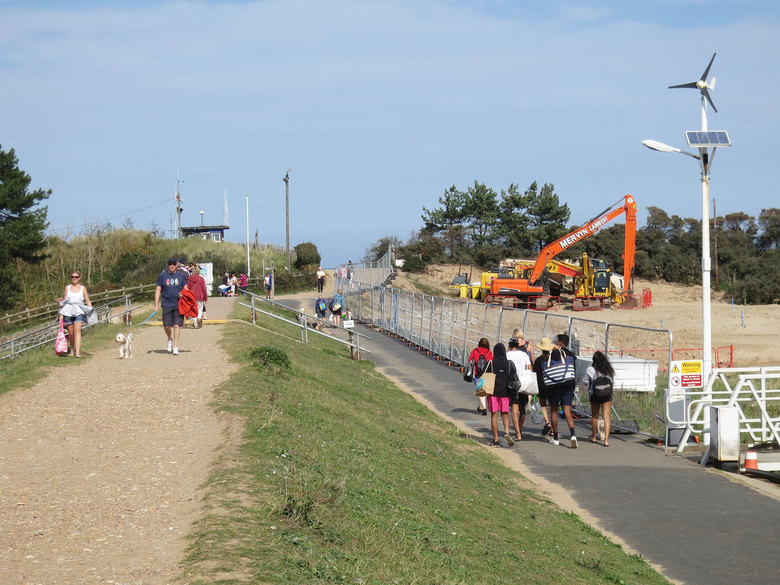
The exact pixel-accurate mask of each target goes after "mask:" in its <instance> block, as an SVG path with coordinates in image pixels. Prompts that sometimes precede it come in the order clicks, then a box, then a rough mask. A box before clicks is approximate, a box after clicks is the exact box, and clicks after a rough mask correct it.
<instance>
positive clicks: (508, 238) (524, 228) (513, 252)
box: [497, 183, 534, 256]
mask: <svg viewBox="0 0 780 585" xmlns="http://www.w3.org/2000/svg"><path fill="white" fill-rule="evenodd" d="M530 202H531V197H530V196H529V195H528V192H527V191H526V192H525V193H520V192H519V191H518V187H517V185H515V184H514V183H511V184H510V185H509V187H508V188H507V189H506V190H503V189H502V190H501V201H500V203H499V208H500V214H501V222H500V223H499V224H498V228H497V231H498V235H499V237H500V239H501V242H502V244H503V245H504V247H505V248H506V253H507V254H508V255H509V256H525V255H527V254H530V253H531V250H532V249H533V245H534V239H533V235H532V233H531V230H530V229H529V227H530V225H531V218H530V216H529V215H528V213H527V209H528V205H529V203H530Z"/></svg>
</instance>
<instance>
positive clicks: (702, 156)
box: [642, 55, 731, 438]
mask: <svg viewBox="0 0 780 585" xmlns="http://www.w3.org/2000/svg"><path fill="white" fill-rule="evenodd" d="M714 60H715V55H713V56H712V59H710V63H709V65H707V69H705V70H704V74H703V75H702V76H701V79H699V80H697V81H694V82H692V83H684V84H682V85H671V86H669V87H670V89H671V88H681V87H686V88H692V89H698V90H699V92H700V93H701V125H702V129H701V130H689V131H686V132H685V137H686V140H687V142H688V146H689V147H690V148H696V149H697V150H698V151H699V154H693V153H691V152H686V151H684V150H681V149H679V148H675V147H674V146H669V145H668V144H664V143H662V142H658V141H656V140H643V141H642V144H644V145H645V146H646V147H647V148H650V149H651V150H657V151H659V152H676V153H679V154H684V155H686V156H689V157H691V158H695V159H696V160H697V161H699V166H700V168H701V256H702V258H701V275H702V278H701V314H702V328H701V329H702V332H701V333H702V354H703V355H702V384H703V385H704V387H705V388H706V387H707V383H708V382H709V379H710V375H711V373H712V314H711V308H710V298H711V290H710V272H711V263H712V260H711V258H710V168H711V167H712V159H713V158H714V157H715V150H716V149H717V148H719V147H725V146H731V140H730V139H729V136H728V133H727V132H726V131H724V130H718V131H710V130H708V129H707V102H709V103H710V105H711V106H712V109H713V110H714V111H715V112H717V111H718V110H717V109H716V108H715V104H714V103H713V102H712V97H711V96H710V94H709V90H714V89H715V78H714V77H713V78H712V81H711V82H710V83H709V84H708V83H707V81H706V77H707V74H708V73H709V71H710V67H711V66H712V62H713V61H714ZM706 438H708V437H706Z"/></svg>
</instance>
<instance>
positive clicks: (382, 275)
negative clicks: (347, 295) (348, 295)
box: [333, 246, 395, 293]
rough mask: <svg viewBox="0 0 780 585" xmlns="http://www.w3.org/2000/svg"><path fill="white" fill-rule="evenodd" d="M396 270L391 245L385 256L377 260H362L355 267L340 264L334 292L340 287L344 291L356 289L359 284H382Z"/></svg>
mask: <svg viewBox="0 0 780 585" xmlns="http://www.w3.org/2000/svg"><path fill="white" fill-rule="evenodd" d="M394 270H395V268H394V267H393V248H392V246H391V247H389V248H388V249H387V252H385V254H384V256H382V257H381V258H380V259H379V260H377V261H376V262H361V263H359V264H358V265H357V266H354V267H353V268H350V267H349V266H348V265H346V264H342V265H341V266H338V267H337V268H336V272H335V274H334V279H333V292H334V293H335V292H336V291H337V290H339V289H341V290H342V291H347V290H355V288H356V287H359V286H363V287H366V286H377V285H381V284H383V283H385V281H386V280H387V279H388V277H389V276H390V275H391V274H392V273H393V272H394Z"/></svg>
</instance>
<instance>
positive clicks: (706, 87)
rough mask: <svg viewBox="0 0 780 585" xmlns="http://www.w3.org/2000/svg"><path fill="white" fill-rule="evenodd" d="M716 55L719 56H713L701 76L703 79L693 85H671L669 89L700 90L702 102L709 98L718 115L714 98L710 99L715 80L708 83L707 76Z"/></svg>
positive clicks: (693, 82) (692, 83)
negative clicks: (685, 88) (686, 88)
mask: <svg viewBox="0 0 780 585" xmlns="http://www.w3.org/2000/svg"><path fill="white" fill-rule="evenodd" d="M715 55H717V53H713V54H712V59H710V64H709V65H707V68H706V69H705V70H704V73H702V74H701V78H700V79H699V80H698V81H692V82H691V83H681V84H680V85H670V86H669V89H677V88H680V87H689V88H692V89H698V90H699V91H700V92H701V98H702V101H704V98H707V101H708V102H710V105H711V106H712V109H713V110H715V113H716V114H717V113H718V108H716V107H715V104H714V103H713V102H712V98H711V97H710V91H714V90H715V78H714V77H713V78H712V81H710V82H709V83H707V74H708V73H709V72H710V67H712V62H713V61H714V60H715Z"/></svg>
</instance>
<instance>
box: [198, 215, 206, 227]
mask: <svg viewBox="0 0 780 585" xmlns="http://www.w3.org/2000/svg"><path fill="white" fill-rule="evenodd" d="M198 213H200V227H203V216H204V215H205V214H206V212H205V211H199V212H198Z"/></svg>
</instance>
